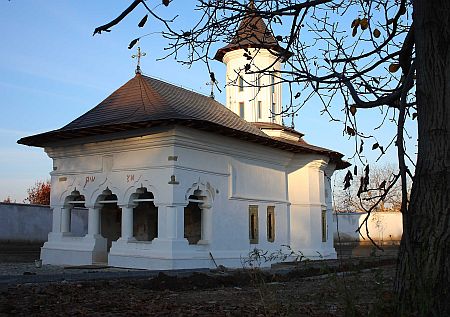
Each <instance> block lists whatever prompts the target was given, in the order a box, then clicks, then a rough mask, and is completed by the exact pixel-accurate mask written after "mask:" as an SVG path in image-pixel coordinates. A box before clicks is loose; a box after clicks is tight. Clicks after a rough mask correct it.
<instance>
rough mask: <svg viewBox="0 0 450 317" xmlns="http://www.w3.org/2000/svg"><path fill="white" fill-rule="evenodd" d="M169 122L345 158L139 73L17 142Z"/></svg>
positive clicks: (36, 143)
mask: <svg viewBox="0 0 450 317" xmlns="http://www.w3.org/2000/svg"><path fill="white" fill-rule="evenodd" d="M168 125H183V126H187V127H191V128H194V129H198V130H204V131H209V132H213V133H217V134H221V135H224V136H229V137H234V138H238V139H241V140H246V141H250V142H254V143H259V144H262V145H267V146H271V147H273V148H278V149H282V150H287V151H291V152H295V153H305V152H307V153H319V154H323V155H326V156H329V157H330V158H332V159H333V160H335V161H336V162H337V164H338V166H340V165H339V164H341V163H345V162H342V160H341V158H342V154H340V153H338V152H334V151H331V150H327V149H323V148H319V147H315V146H311V145H309V144H307V143H306V142H304V141H302V140H301V142H290V141H287V140H283V139H277V138H274V137H269V136H268V135H266V134H265V133H263V132H262V131H261V130H260V127H258V126H256V125H253V124H251V123H248V122H247V121H245V120H243V119H241V118H240V117H239V116H238V115H236V114H235V113H234V112H232V111H231V110H229V109H227V108H226V107H225V106H223V105H222V104H220V103H219V102H217V101H215V100H214V99H212V98H210V97H207V96H204V95H201V94H198V93H196V92H192V91H190V90H187V89H184V88H181V87H177V86H175V85H172V84H169V83H167V82H164V81H161V80H158V79H155V78H151V77H147V76H144V75H141V74H136V76H135V77H134V78H132V79H131V80H129V81H128V82H127V83H126V84H124V85H123V86H122V87H120V88H119V89H117V90H116V91H115V92H113V93H112V94H111V95H110V96H109V97H107V98H106V99H105V100H103V101H102V102H101V103H100V104H98V105H97V106H96V107H94V108H92V109H91V110H89V111H88V112H86V113H85V114H83V115H82V116H80V117H79V118H77V119H75V120H73V121H72V122H70V123H69V124H67V125H66V126H64V127H62V128H60V129H57V130H53V131H49V132H45V133H41V134H37V135H33V136H28V137H24V138H22V139H20V140H19V141H18V143H20V144H24V145H29V146H38V147H45V146H50V145H51V144H53V143H55V142H61V141H66V140H72V139H78V138H83V137H89V136H99V135H108V134H110V135H111V138H114V137H113V135H112V134H113V133H117V132H123V131H136V133H137V134H139V135H145V134H148V132H146V131H145V129H148V128H152V127H157V126H168ZM339 162H341V163H339ZM344 167H345V166H344Z"/></svg>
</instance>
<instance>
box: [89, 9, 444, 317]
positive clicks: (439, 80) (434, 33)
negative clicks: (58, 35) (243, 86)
mask: <svg viewBox="0 0 450 317" xmlns="http://www.w3.org/2000/svg"><path fill="white" fill-rule="evenodd" d="M162 2H163V4H164V5H165V6H168V5H170V1H169V0H163V1H162ZM149 4H150V1H143V0H142V1H139V0H135V1H132V3H131V5H130V6H129V7H128V8H126V10H124V11H123V12H122V13H121V14H120V15H119V16H118V17H117V18H115V19H114V20H112V21H111V22H109V23H107V24H105V25H103V26H100V27H98V28H97V29H96V30H95V32H94V34H96V33H101V32H103V31H110V29H111V27H113V26H114V25H116V24H117V23H119V22H120V21H121V20H122V19H123V18H124V17H125V16H126V15H127V14H128V13H129V12H131V11H133V10H135V9H136V8H137V7H138V6H139V5H142V6H141V7H142V8H143V10H145V11H146V13H147V14H148V15H150V17H151V18H153V20H154V21H156V22H158V23H161V25H162V28H161V29H162V35H163V36H164V37H165V38H167V39H168V40H169V44H168V47H167V48H166V49H167V52H168V55H167V56H173V57H174V58H176V59H178V60H180V61H182V62H184V63H187V64H190V63H193V62H196V61H203V62H205V63H206V64H207V65H208V68H210V64H209V62H210V60H211V59H212V58H213V56H214V53H215V50H216V49H217V45H218V44H219V43H223V42H225V43H227V42H230V41H232V40H233V38H234V36H235V33H236V30H237V27H238V25H239V24H241V23H251V22H246V21H253V19H248V15H249V14H250V15H252V16H256V17H260V18H263V19H264V20H265V21H266V23H267V26H268V28H269V29H270V30H271V31H272V32H273V33H274V35H275V38H276V40H277V41H278V42H279V43H281V44H283V45H284V48H285V49H284V50H278V49H273V48H274V46H272V45H271V43H264V42H254V43H250V46H251V47H261V48H265V49H269V50H271V52H272V53H273V54H274V55H276V56H278V58H279V59H283V60H286V64H287V66H286V68H285V69H284V70H283V71H282V72H281V73H277V74H275V75H276V76H277V77H278V79H279V80H280V81H284V82H286V83H288V85H289V89H290V91H291V102H290V105H288V107H286V108H285V109H284V111H283V112H284V113H283V114H291V113H295V112H296V111H297V110H298V109H299V108H300V107H301V106H302V105H304V104H305V103H306V102H308V101H309V100H310V99H311V97H312V96H317V97H318V98H320V100H321V101H322V105H321V108H320V111H322V112H323V113H326V114H328V115H329V116H330V117H331V119H332V120H337V121H340V122H342V123H343V131H344V132H345V133H346V134H347V135H348V136H349V137H351V138H353V139H354V141H355V157H359V156H360V154H361V153H362V152H363V150H364V143H368V142H371V143H372V148H373V149H374V150H377V151H380V154H381V155H382V154H383V153H385V151H386V150H388V149H389V148H395V147H396V151H397V156H398V166H399V170H398V172H397V173H395V175H394V177H393V179H392V184H395V183H396V182H397V181H398V182H400V183H401V185H402V204H401V212H402V213H403V227H404V228H403V237H402V242H401V248H400V253H399V261H398V270H397V277H396V283H395V288H396V291H397V293H398V299H399V301H398V308H399V312H400V313H405V312H406V311H414V312H417V313H418V314H420V315H423V316H431V315H433V316H445V315H447V316H448V315H450V304H449V303H450V301H448V296H449V287H448V285H449V284H450V280H449V277H450V274H449V273H450V272H449V271H450V257H449V256H448V254H450V250H449V246H450V232H449V229H448V228H450V207H449V206H450V201H449V200H450V199H449V194H448V193H449V192H450V185H449V176H450V172H449V163H448V162H449V153H450V148H449V140H450V138H449V123H450V114H449V113H450V111H449V107H448V105H449V103H450V99H449V98H450V95H449V94H450V86H449V85H448V83H449V82H450V2H449V1H445V0H415V1H407V0H373V1H362V0H349V1H339V0H337V1H333V0H305V1H294V0H255V1H250V5H248V3H243V2H242V1H236V0H214V1H213V0H198V1H196V4H197V5H196V7H195V9H197V10H199V12H200V13H201V15H200V17H199V19H198V20H195V21H191V20H192V17H191V15H190V14H186V15H187V18H186V20H188V21H189V22H191V23H192V25H191V26H190V27H189V28H187V29H186V28H184V29H183V30H181V29H178V27H177V25H178V24H177V21H178V20H179V19H183V13H180V15H179V17H178V19H176V17H164V12H158V13H156V12H155V10H154V8H151V7H150V6H149ZM193 9H194V7H193ZM246 17H247V18H246ZM145 20H146V18H145ZM143 24H145V21H144V19H143V20H142V21H141V22H140V26H142V25H143ZM253 39H254V37H253V36H252V34H249V35H248V40H249V41H251V40H253ZM136 41H137V39H136V40H135V41H133V42H132V43H130V47H132V46H133V45H134V44H135V43H136ZM242 48H243V49H245V48H246V47H242ZM181 53H183V54H181ZM185 53H187V54H185ZM185 56H187V58H185ZM253 57H254V56H252V55H249V54H248V53H247V58H248V61H249V65H250V66H251V64H252V61H253ZM288 57H289V58H288ZM251 69H252V67H247V66H246V67H245V68H244V69H243V70H242V71H244V72H245V71H251ZM210 70H211V69H210ZM270 72H271V67H268V68H266V69H259V70H257V73H270ZM248 84H249V85H250V84H252V83H248ZM336 104H340V105H342V106H341V107H338V108H339V109H338V110H341V111H337V112H336V111H335V110H336ZM373 108H376V109H379V111H380V114H381V115H380V121H381V123H380V124H383V123H385V122H386V121H388V120H390V121H393V122H395V124H396V128H395V131H393V132H394V133H393V137H392V140H391V142H389V143H387V144H379V142H377V140H376V139H375V138H374V136H372V135H370V134H366V133H364V132H363V130H362V129H361V128H362V127H359V126H358V125H357V118H358V111H360V110H361V109H373ZM339 112H341V113H339ZM415 119H417V121H416V122H417V127H418V135H419V138H418V145H417V146H418V152H417V161H416V162H414V161H415V160H414V159H413V158H411V157H410V155H409V153H408V152H407V151H406V149H405V133H407V131H406V130H405V124H407V123H408V122H409V121H411V120H415ZM371 140H373V141H371ZM408 162H409V165H413V166H415V172H414V174H413V172H411V171H410V169H409V168H408ZM353 176H354V175H353ZM353 176H352V173H351V172H349V174H348V176H347V177H346V180H347V181H348V182H350V179H351V178H352V177H353ZM408 177H410V178H411V180H412V189H411V196H410V201H409V202H408V192H407V178H408ZM346 185H349V184H346ZM368 185H369V167H368V165H366V166H365V168H364V174H363V177H362V178H361V179H360V187H361V191H362V192H367V190H368V189H369V188H368ZM388 189H389V188H387V190H388Z"/></svg>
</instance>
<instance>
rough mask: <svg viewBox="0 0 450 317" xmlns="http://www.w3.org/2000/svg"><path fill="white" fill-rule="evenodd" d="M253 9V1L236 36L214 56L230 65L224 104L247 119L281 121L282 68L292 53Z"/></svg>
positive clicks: (251, 120)
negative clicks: (280, 43)
mask: <svg viewBox="0 0 450 317" xmlns="http://www.w3.org/2000/svg"><path fill="white" fill-rule="evenodd" d="M254 10H255V7H254V4H253V1H251V2H250V4H249V6H248V11H247V14H246V16H245V17H244V18H243V20H242V22H241V24H240V25H239V28H238V30H237V32H236V35H235V37H234V38H233V40H232V41H231V43H230V44H228V45H227V46H225V47H223V48H221V49H219V50H218V51H217V53H216V55H215V57H214V58H215V59H216V60H219V61H221V62H223V63H225V64H226V65H227V73H226V98H227V100H226V103H225V105H226V107H227V108H228V109H230V110H231V111H233V112H234V113H236V114H237V115H238V116H240V117H241V118H243V119H244V120H246V121H248V122H266V123H277V124H280V125H281V123H282V118H281V115H280V113H281V112H282V84H281V75H280V70H281V62H282V61H283V60H284V59H286V58H288V57H289V56H290V53H289V52H287V51H286V50H285V49H283V48H282V47H281V46H279V44H278V42H277V40H276V39H275V38H274V36H273V34H272V32H271V31H270V30H269V29H267V26H266V24H265V23H264V21H263V19H262V18H261V17H260V16H259V15H258V14H257V13H255V12H252V11H254ZM280 56H281V58H280ZM258 72H259V73H258Z"/></svg>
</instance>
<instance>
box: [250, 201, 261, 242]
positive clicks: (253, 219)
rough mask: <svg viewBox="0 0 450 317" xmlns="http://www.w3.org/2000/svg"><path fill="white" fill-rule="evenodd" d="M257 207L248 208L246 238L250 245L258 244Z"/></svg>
mask: <svg viewBox="0 0 450 317" xmlns="http://www.w3.org/2000/svg"><path fill="white" fill-rule="evenodd" d="M258 221H259V220H258V206H256V205H250V206H248V237H249V240H250V244H258V243H259V239H258V238H259V223H258Z"/></svg>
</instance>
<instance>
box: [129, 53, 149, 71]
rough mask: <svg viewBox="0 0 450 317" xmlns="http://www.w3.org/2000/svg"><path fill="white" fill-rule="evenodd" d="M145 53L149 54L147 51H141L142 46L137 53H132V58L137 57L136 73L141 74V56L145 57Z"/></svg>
mask: <svg viewBox="0 0 450 317" xmlns="http://www.w3.org/2000/svg"><path fill="white" fill-rule="evenodd" d="M145 55H147V54H146V53H145V52H141V47H140V46H138V48H137V54H133V55H131V58H137V65H136V74H141V57H144V56H145Z"/></svg>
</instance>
